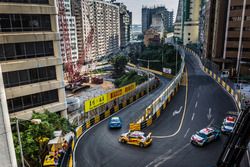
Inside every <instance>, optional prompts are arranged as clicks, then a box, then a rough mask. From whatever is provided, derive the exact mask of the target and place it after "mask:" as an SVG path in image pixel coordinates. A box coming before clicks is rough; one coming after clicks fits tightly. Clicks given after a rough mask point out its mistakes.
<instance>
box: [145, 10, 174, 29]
mask: <svg viewBox="0 0 250 167" xmlns="http://www.w3.org/2000/svg"><path fill="white" fill-rule="evenodd" d="M173 14H174V12H173V11H168V10H167V9H166V8H165V7H164V6H157V7H152V8H151V7H147V6H143V7H142V32H143V33H145V31H146V30H148V29H149V28H150V26H151V25H152V18H153V16H154V15H161V16H162V19H163V25H164V30H165V31H168V32H171V31H173Z"/></svg>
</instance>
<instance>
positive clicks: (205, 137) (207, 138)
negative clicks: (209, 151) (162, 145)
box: [191, 127, 221, 146]
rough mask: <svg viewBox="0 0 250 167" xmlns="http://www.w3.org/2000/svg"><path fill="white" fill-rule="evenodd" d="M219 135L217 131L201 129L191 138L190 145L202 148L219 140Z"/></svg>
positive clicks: (209, 128)
mask: <svg viewBox="0 0 250 167" xmlns="http://www.w3.org/2000/svg"><path fill="white" fill-rule="evenodd" d="M220 135H221V133H220V131H219V130H218V129H215V128H212V127H208V128H204V129H201V130H200V131H198V132H196V133H195V134H194V135H192V137H191V143H192V144H194V145H197V146H204V145H205V144H208V143H211V142H212V141H215V140H217V139H219V137H220Z"/></svg>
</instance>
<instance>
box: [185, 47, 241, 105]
mask: <svg viewBox="0 0 250 167" xmlns="http://www.w3.org/2000/svg"><path fill="white" fill-rule="evenodd" d="M184 49H185V50H186V51H187V52H189V53H191V54H193V55H194V56H195V57H196V58H197V59H198V61H199V65H200V67H201V69H202V70H203V71H204V72H205V73H207V74H208V75H209V76H210V77H211V78H213V79H214V80H215V81H216V82H217V83H218V84H220V85H221V86H222V87H223V88H224V89H225V90H226V91H227V92H228V93H229V94H230V95H231V96H232V97H233V99H234V100H235V102H236V104H237V107H238V108H239V109H241V107H242V106H241V99H240V94H239V93H238V92H236V91H235V90H234V89H233V88H232V87H231V86H230V85H228V84H227V83H226V82H225V81H224V80H223V78H221V77H220V76H219V75H217V74H215V73H214V72H213V71H212V70H210V69H209V68H207V67H205V66H204V65H203V64H202V62H201V60H200V57H199V56H198V54H197V53H195V52H194V51H193V50H192V49H190V48H186V47H184Z"/></svg>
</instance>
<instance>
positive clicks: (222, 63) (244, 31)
mask: <svg viewBox="0 0 250 167" xmlns="http://www.w3.org/2000/svg"><path fill="white" fill-rule="evenodd" d="M209 5H210V10H208V12H207V15H208V16H209V17H211V19H210V21H209V22H208V27H210V28H207V29H206V34H207V38H206V41H205V42H206V48H204V49H203V55H204V56H205V57H206V58H209V59H211V60H212V61H213V62H214V63H216V64H218V65H219V67H220V69H221V70H227V71H229V72H230V74H231V76H236V75H238V74H239V75H241V76H247V75H248V76H249V69H250V56H249V54H250V42H249V41H250V33H249V32H250V0H230V1H215V2H214V1H211V0H210V3H209ZM209 50H211V52H209Z"/></svg>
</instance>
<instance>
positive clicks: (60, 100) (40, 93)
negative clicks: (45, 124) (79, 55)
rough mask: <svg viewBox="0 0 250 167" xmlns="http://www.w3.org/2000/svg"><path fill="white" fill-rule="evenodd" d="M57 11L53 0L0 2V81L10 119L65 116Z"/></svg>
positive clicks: (6, 0)
mask: <svg viewBox="0 0 250 167" xmlns="http://www.w3.org/2000/svg"><path fill="white" fill-rule="evenodd" d="M57 14H58V13H57V8H56V0H39V1H36V0H22V1H17V0H1V2H0V66H1V71H2V73H1V75H2V77H0V78H1V80H0V83H4V89H5V94H6V101H4V102H3V103H7V107H8V112H9V115H10V117H12V118H13V117H17V118H20V119H29V118H30V117H31V115H32V112H33V111H35V112H43V111H44V110H49V111H50V112H56V113H59V114H61V115H62V116H64V117H67V112H66V101H65V91H64V82H63V66H62V64H63V62H62V58H61V55H60V45H59V39H60V37H59V28H58V18H57ZM5 112H7V111H5Z"/></svg>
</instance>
